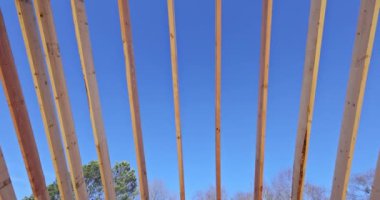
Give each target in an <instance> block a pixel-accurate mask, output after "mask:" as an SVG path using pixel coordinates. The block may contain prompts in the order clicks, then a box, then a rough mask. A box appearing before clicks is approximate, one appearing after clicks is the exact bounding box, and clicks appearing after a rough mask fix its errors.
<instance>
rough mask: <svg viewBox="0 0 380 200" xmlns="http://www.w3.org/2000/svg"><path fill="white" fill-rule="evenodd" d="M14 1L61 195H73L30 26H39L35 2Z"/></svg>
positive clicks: (43, 70) (56, 123)
mask: <svg viewBox="0 0 380 200" xmlns="http://www.w3.org/2000/svg"><path fill="white" fill-rule="evenodd" d="M15 4H16V8H17V12H18V18H19V22H20V26H21V30H22V31H21V32H22V34H23V38H24V42H25V46H26V51H27V55H28V60H29V65H30V69H31V73H32V77H33V82H34V89H35V91H36V94H37V98H38V103H39V106H40V111H41V116H42V121H43V123H44V128H45V133H46V137H47V139H48V143H49V148H50V154H51V159H52V161H53V166H54V170H55V174H56V177H57V184H58V188H59V191H60V196H61V197H62V199H72V198H73V192H72V184H71V180H70V174H69V169H68V167H67V164H66V157H65V153H64V148H63V142H62V139H61V132H60V130H59V124H58V119H57V117H56V115H55V108H54V100H53V95H52V93H51V90H50V84H48V78H47V76H46V67H45V63H44V61H43V55H42V49H41V46H40V43H39V40H38V32H37V31H36V29H33V28H31V27H33V26H34V27H36V26H37V25H36V22H35V19H34V11H33V5H32V3H31V2H30V1H20V0H16V1H15Z"/></svg>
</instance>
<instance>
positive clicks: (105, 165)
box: [71, 0, 116, 200]
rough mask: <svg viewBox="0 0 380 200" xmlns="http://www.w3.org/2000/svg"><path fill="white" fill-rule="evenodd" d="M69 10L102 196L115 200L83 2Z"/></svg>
mask: <svg viewBox="0 0 380 200" xmlns="http://www.w3.org/2000/svg"><path fill="white" fill-rule="evenodd" d="M71 8H72V13H73V18H74V25H75V33H76V38H77V44H78V50H79V55H80V60H81V64H82V71H83V75H84V80H85V84H86V88H87V90H86V91H87V97H88V98H87V99H88V104H89V108H90V115H91V122H92V129H93V132H94V140H95V144H96V151H97V153H98V158H99V163H100V175H101V178H102V184H103V189H104V196H105V198H106V199H108V200H113V199H115V198H116V194H115V188H114V184H113V177H112V169H111V163H110V156H109V152H108V145H107V137H106V133H105V130H104V124H103V119H102V111H101V106H100V99H99V91H98V84H97V81H96V75H95V67H94V59H93V56H92V48H91V41H90V34H89V31H88V21H87V15H86V8H85V3H84V1H83V0H71Z"/></svg>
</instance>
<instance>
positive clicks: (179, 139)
mask: <svg viewBox="0 0 380 200" xmlns="http://www.w3.org/2000/svg"><path fill="white" fill-rule="evenodd" d="M174 10H175V9H174V0H168V18H169V38H170V57H171V63H172V80H173V98H174V113H175V127H176V138H177V140H176V141H177V156H178V173H179V187H180V198H181V200H185V178H184V167H183V154H182V132H181V118H180V103H179V86H178V60H177V41H176V38H177V36H176V28H175V11H174Z"/></svg>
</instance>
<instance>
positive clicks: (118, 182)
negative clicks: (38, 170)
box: [23, 161, 137, 200]
mask: <svg viewBox="0 0 380 200" xmlns="http://www.w3.org/2000/svg"><path fill="white" fill-rule="evenodd" d="M112 174H113V179H114V183H115V191H116V198H117V200H132V199H134V198H135V197H136V195H137V180H136V175H135V171H134V170H133V169H131V167H130V165H129V163H128V162H121V163H116V164H115V166H114V167H113V168H112ZM83 175H84V179H85V183H86V186H87V192H88V196H89V199H90V200H103V199H104V192H103V187H102V180H101V177H100V170H99V163H98V161H92V162H90V163H88V164H87V165H84V166H83ZM47 189H48V192H49V195H50V200H60V199H61V198H60V196H59V190H58V185H57V182H56V181H54V182H53V183H52V184H50V185H48V187H47ZM23 200H34V198H33V195H32V196H30V197H24V198H23Z"/></svg>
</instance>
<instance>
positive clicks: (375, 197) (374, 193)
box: [370, 153, 380, 200]
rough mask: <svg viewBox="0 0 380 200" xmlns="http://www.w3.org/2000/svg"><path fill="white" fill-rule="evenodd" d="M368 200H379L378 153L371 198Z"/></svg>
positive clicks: (379, 161) (379, 172) (379, 165)
mask: <svg viewBox="0 0 380 200" xmlns="http://www.w3.org/2000/svg"><path fill="white" fill-rule="evenodd" d="M370 199H371V200H378V199H380V153H379V158H378V159H377V166H376V172H375V178H374V180H373V184H372V190H371V198H370Z"/></svg>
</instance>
